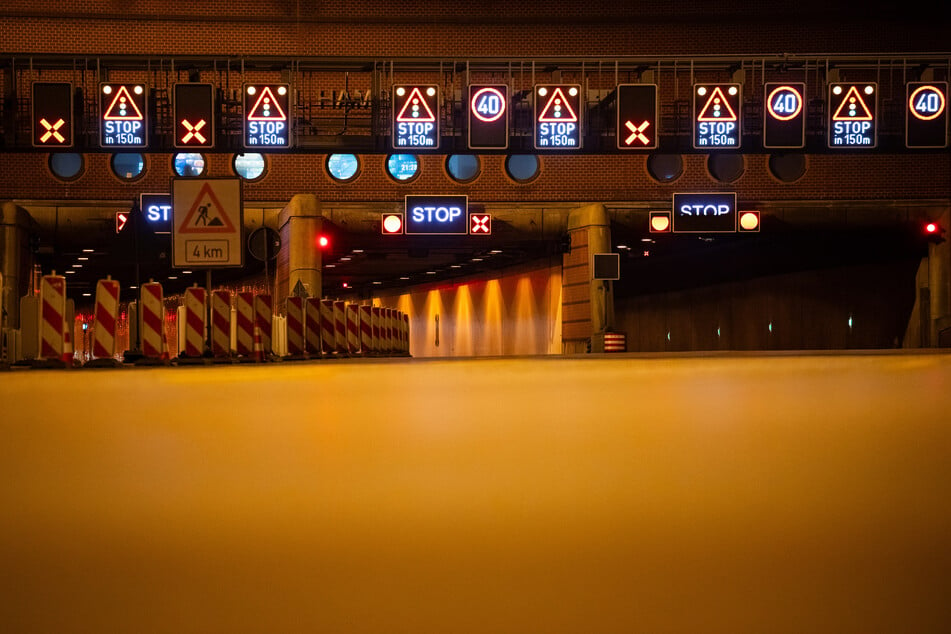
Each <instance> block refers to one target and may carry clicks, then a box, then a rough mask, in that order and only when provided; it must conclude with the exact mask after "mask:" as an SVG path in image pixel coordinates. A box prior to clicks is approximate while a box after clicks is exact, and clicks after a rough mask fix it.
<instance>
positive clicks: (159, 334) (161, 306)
mask: <svg viewBox="0 0 951 634" xmlns="http://www.w3.org/2000/svg"><path fill="white" fill-rule="evenodd" d="M140 290H141V291H142V301H141V302H140V304H141V306H140V307H139V310H140V311H141V313H142V333H141V336H142V355H143V356H144V357H145V358H147V359H153V360H160V359H162V353H163V351H162V345H163V343H164V341H165V299H164V297H163V296H162V285H161V284H160V283H158V282H146V283H145V284H143V285H142V288H141V289H140ZM165 354H168V353H167V352H166V353H165Z"/></svg>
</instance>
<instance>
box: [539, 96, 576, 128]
mask: <svg viewBox="0 0 951 634" xmlns="http://www.w3.org/2000/svg"><path fill="white" fill-rule="evenodd" d="M562 108H564V112H563V111H562ZM577 120H578V115H577V114H575V111H574V110H572V109H571V104H570V103H569V102H568V99H567V98H566V97H565V93H563V92H562V91H561V88H560V87H559V88H555V92H553V93H551V97H549V98H548V103H546V104H545V107H544V108H542V113H541V114H540V115H538V122H539V123H561V122H563V121H577Z"/></svg>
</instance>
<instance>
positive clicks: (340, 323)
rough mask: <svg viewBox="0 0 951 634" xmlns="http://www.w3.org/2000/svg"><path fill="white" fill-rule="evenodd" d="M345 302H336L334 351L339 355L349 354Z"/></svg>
mask: <svg viewBox="0 0 951 634" xmlns="http://www.w3.org/2000/svg"><path fill="white" fill-rule="evenodd" d="M346 305H347V303H346V302H344V301H340V300H337V301H335V302H334V350H336V351H337V352H338V353H341V354H345V353H346V352H347V314H346V312H345V311H346Z"/></svg>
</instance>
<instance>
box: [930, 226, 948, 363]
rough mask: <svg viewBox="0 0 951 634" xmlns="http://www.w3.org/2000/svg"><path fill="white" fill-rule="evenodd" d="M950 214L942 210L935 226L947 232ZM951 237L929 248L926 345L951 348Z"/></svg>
mask: <svg viewBox="0 0 951 634" xmlns="http://www.w3.org/2000/svg"><path fill="white" fill-rule="evenodd" d="M949 223H951V212H949V210H947V209H945V210H944V212H943V213H942V214H941V217H940V219H939V220H938V224H940V225H941V226H942V227H944V228H946V229H947V228H948V227H949V226H951V225H949ZM949 240H951V236H947V235H946V236H945V241H944V242H942V243H940V244H929V245H928V292H929V295H930V298H931V302H930V304H931V306H930V308H931V310H930V315H929V316H930V319H929V332H928V338H929V345H930V347H932V348H935V347H942V348H944V347H951V241H949Z"/></svg>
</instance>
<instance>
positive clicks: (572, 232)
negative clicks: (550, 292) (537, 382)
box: [562, 203, 614, 353]
mask: <svg viewBox="0 0 951 634" xmlns="http://www.w3.org/2000/svg"><path fill="white" fill-rule="evenodd" d="M568 235H569V236H570V237H571V253H568V254H566V255H565V257H564V261H563V283H562V287H563V293H562V341H563V346H562V347H563V349H564V351H565V352H566V353H575V352H584V351H586V350H587V348H588V344H589V342H591V341H592V337H593V336H594V335H595V334H596V333H603V332H604V330H605V328H607V327H610V326H611V325H613V323H614V292H613V288H612V287H611V285H610V283H608V282H605V281H603V280H595V279H593V276H594V254H595V253H610V252H611V223H610V220H609V219H608V214H607V210H606V209H605V208H604V205H602V204H600V203H593V204H590V205H584V206H583V207H577V208H575V209H572V210H571V211H570V212H569V213H568Z"/></svg>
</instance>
